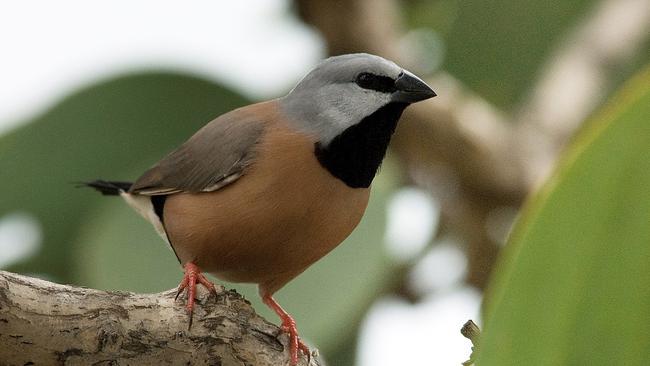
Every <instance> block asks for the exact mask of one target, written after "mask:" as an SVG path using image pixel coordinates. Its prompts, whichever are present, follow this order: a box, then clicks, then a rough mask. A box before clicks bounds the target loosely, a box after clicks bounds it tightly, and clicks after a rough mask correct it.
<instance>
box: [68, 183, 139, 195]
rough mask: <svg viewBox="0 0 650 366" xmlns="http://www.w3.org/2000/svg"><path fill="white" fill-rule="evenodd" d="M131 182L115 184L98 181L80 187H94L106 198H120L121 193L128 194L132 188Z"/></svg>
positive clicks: (80, 184)
mask: <svg viewBox="0 0 650 366" xmlns="http://www.w3.org/2000/svg"><path fill="white" fill-rule="evenodd" d="M132 185H133V183H131V182H115V181H106V180H101V179H97V180H94V181H92V182H81V183H79V187H92V188H95V189H96V190H98V191H99V192H100V193H101V194H103V195H105V196H119V194H120V192H126V191H128V190H129V188H131V186H132Z"/></svg>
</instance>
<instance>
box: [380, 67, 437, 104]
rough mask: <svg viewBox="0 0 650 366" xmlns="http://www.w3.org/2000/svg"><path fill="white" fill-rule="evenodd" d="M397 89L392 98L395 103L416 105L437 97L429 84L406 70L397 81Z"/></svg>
mask: <svg viewBox="0 0 650 366" xmlns="http://www.w3.org/2000/svg"><path fill="white" fill-rule="evenodd" d="M395 88H396V89H397V90H396V91H395V92H394V93H393V95H392V98H391V99H392V101H393V102H402V103H415V102H419V101H421V100H425V99H429V98H433V97H435V96H436V92H434V91H433V90H431V88H430V87H429V86H428V85H427V83H425V82H424V81H422V79H420V78H419V77H417V76H415V75H413V74H411V73H410V72H408V71H406V70H402V72H401V73H400V75H399V76H398V77H397V80H395Z"/></svg>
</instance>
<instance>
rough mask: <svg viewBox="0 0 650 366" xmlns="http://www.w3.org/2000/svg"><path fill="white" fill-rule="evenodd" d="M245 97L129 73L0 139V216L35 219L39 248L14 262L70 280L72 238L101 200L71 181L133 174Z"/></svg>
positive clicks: (192, 82)
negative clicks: (22, 214)
mask: <svg viewBox="0 0 650 366" xmlns="http://www.w3.org/2000/svg"><path fill="white" fill-rule="evenodd" d="M243 104H246V101H245V100H244V99H243V98H242V97H240V96H238V95H236V94H234V93H233V92H230V91H228V90H226V89H224V88H222V87H220V86H218V85H216V84H214V83H210V82H207V81H204V80H201V79H198V78H194V77H190V76H184V75H178V74H170V73H147V74H134V75H129V76H125V77H120V78H116V79H112V80H109V81H105V82H101V83H98V84H96V85H94V86H92V87H89V88H86V89H83V90H80V91H79V92H77V93H75V94H74V95H71V96H70V97H68V98H66V99H65V100H63V101H62V102H61V103H59V104H57V105H56V106H54V107H53V108H52V109H50V110H49V111H47V112H46V113H44V114H43V115H41V116H39V117H37V118H35V119H34V120H33V121H32V122H30V123H27V124H25V125H24V126H23V127H20V128H18V129H17V130H15V131H13V132H11V133H9V134H8V135H5V136H3V137H2V138H0V192H2V193H1V195H2V196H1V197H2V198H1V199H0V217H2V216H3V215H4V214H7V213H9V212H14V211H21V212H27V213H29V214H32V215H34V216H35V217H36V219H37V220H38V221H39V222H40V223H41V225H42V228H43V237H44V243H43V247H42V250H41V251H40V252H39V253H38V255H37V256H36V257H34V258H32V259H31V260H29V261H27V262H25V263H22V264H21V265H19V266H14V267H13V268H12V269H13V270H15V271H19V272H36V273H41V274H45V275H48V276H51V277H53V278H55V279H57V280H59V281H70V280H72V278H73V276H72V275H73V270H74V266H73V264H74V263H75V262H76V256H75V253H74V252H72V245H71V244H72V240H73V239H74V237H75V235H76V233H77V230H78V229H79V228H80V227H81V226H82V225H83V221H84V219H85V218H86V215H87V214H88V213H89V212H90V211H89V210H90V208H91V207H92V206H93V205H96V204H97V203H98V202H102V200H105V198H103V197H100V196H99V195H98V194H96V193H95V192H91V190H78V189H75V188H74V185H73V184H72V183H73V182H76V181H81V180H89V179H95V178H105V179H121V180H128V179H133V178H134V175H132V174H131V173H133V172H134V171H135V169H139V170H143V169H144V168H146V167H147V166H149V165H151V164H152V163H153V162H155V161H156V160H157V159H158V158H159V157H160V156H162V155H164V154H165V153H166V152H168V151H169V150H171V149H172V148H173V147H174V146H175V145H178V144H179V143H180V142H182V141H183V140H184V139H186V138H187V137H188V136H190V135H191V133H192V132H193V131H195V130H196V129H197V128H199V127H200V126H202V125H203V124H205V123H206V122H207V121H209V120H210V119H212V118H213V117H214V116H217V115H219V114H221V113H223V112H225V111H228V110H230V109H232V108H234V107H236V106H240V105H243Z"/></svg>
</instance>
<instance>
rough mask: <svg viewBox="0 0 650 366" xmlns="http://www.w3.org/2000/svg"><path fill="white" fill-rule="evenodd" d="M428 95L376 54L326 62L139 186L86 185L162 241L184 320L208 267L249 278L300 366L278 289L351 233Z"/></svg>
mask: <svg viewBox="0 0 650 366" xmlns="http://www.w3.org/2000/svg"><path fill="white" fill-rule="evenodd" d="M435 95H436V94H435V93H434V91H433V90H431V88H430V87H429V86H428V85H427V84H426V83H425V82H424V81H422V80H421V79H420V78H418V77H417V76H415V75H413V74H412V73H410V72H409V71H407V70H404V69H402V68H401V67H399V66H397V65H396V64H395V63H393V62H391V61H388V60H386V59H384V58H382V57H379V56H375V55H370V54H364V53H358V54H348V55H342V56H335V57H330V58H328V59H325V60H324V61H322V62H321V63H320V64H318V65H317V66H316V67H315V68H314V69H313V70H312V71H311V72H309V73H308V74H307V75H306V76H305V77H304V78H303V79H302V80H301V81H300V82H299V83H298V84H297V85H296V86H295V87H294V88H293V89H292V90H291V91H290V92H289V94H287V95H286V96H284V97H281V98H278V99H275V100H271V101H267V102H261V103H257V104H252V105H249V106H245V107H242V108H239V109H235V110H233V111H231V112H228V113H226V114H223V115H221V116H219V117H217V118H216V119H214V120H213V121H211V122H210V123H208V124H207V125H205V126H204V127H203V128H201V129H200V130H199V131H198V132H196V133H195V134H194V135H193V136H192V137H190V138H189V139H188V140H187V141H186V142H185V143H183V144H182V145H181V146H180V147H178V148H177V149H176V150H174V151H172V152H171V153H170V154H168V155H167V156H165V157H164V158H163V159H162V160H160V161H159V162H158V163H156V164H155V165H154V166H153V167H151V168H150V169H149V170H147V171H146V172H144V174H143V175H142V176H141V177H140V178H138V179H137V180H136V181H135V182H134V183H131V182H117V181H105V180H95V181H92V182H87V183H84V184H85V185H87V186H90V187H93V188H95V189H97V190H98V191H100V192H101V193H102V194H105V195H119V196H121V197H122V198H123V199H124V200H125V201H126V202H127V203H128V204H129V205H130V206H131V207H132V208H134V209H135V210H136V211H137V212H138V213H140V214H141V215H142V216H144V217H145V218H146V219H147V220H148V221H150V222H151V223H152V224H153V226H154V228H155V229H156V231H157V232H158V234H160V236H161V237H162V238H163V239H164V240H165V241H167V243H168V244H169V245H170V247H171V249H172V250H173V251H174V253H175V254H176V257H177V258H178V260H179V262H180V263H181V265H182V267H183V269H184V273H185V274H184V276H183V279H182V281H181V283H180V285H179V287H178V294H180V293H182V292H183V291H185V290H186V291H187V303H186V307H187V310H188V313H189V316H190V324H191V318H192V311H193V308H194V302H195V299H194V297H195V292H196V286H197V284H201V285H203V286H205V287H206V288H207V289H208V290H210V291H211V292H213V293H216V290H215V286H214V285H213V284H212V283H211V282H210V281H208V280H207V279H206V277H205V276H204V275H203V272H206V273H211V274H213V275H214V276H216V277H217V278H219V279H223V280H227V281H232V282H249V283H256V284H257V285H258V289H259V294H260V296H261V297H262V300H263V301H264V303H265V304H266V305H267V306H269V307H270V308H271V309H273V311H275V313H277V314H278V316H279V317H280V318H281V320H282V329H283V331H285V332H286V333H288V335H289V341H290V342H289V346H290V350H289V351H290V355H289V356H290V364H291V365H296V364H297V362H298V355H299V352H300V351H301V352H303V353H305V354H306V355H309V349H308V348H307V346H306V345H305V344H304V343H303V342H302V341H301V340H300V338H299V336H298V331H297V328H296V322H295V321H294V319H293V318H292V317H291V316H290V315H289V314H288V313H287V312H286V311H285V310H284V309H282V307H280V305H279V304H278V303H277V302H276V301H275V300H274V299H273V294H274V293H275V292H276V291H278V290H279V289H280V288H282V287H283V286H284V285H285V284H286V283H287V282H289V281H290V280H292V279H293V278H294V277H296V276H297V275H299V274H300V273H302V272H303V271H304V270H305V269H307V268H308V267H309V266H310V265H311V264H313V263H314V262H316V261H317V260H318V259H320V258H321V257H323V256H324V255H326V254H327V253H328V252H329V251H331V250H332V249H334V248H335V247H336V246H337V245H339V244H340V243H341V242H342V241H343V240H344V239H345V238H346V237H347V236H348V235H349V234H350V233H351V232H352V231H353V230H354V228H355V227H356V226H357V224H358V223H359V221H360V220H361V217H362V216H363V214H364V211H365V209H366V205H367V203H368V197H369V194H370V184H371V183H372V180H373V178H374V177H375V174H376V173H377V170H378V168H379V166H380V164H381V162H382V160H383V158H384V155H385V153H386V149H387V147H388V144H389V142H390V139H391V136H392V135H393V132H394V131H395V127H396V126H397V122H398V120H399V118H400V116H401V115H402V112H403V111H404V109H405V108H406V107H407V106H408V105H410V104H411V103H415V102H419V101H422V100H425V99H429V98H431V97H434V96H435ZM177 297H178V295H177Z"/></svg>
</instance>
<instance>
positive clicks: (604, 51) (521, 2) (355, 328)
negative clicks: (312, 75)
mask: <svg viewBox="0 0 650 366" xmlns="http://www.w3.org/2000/svg"><path fill="white" fill-rule="evenodd" d="M0 45H1V46H0V47H1V49H2V57H0V80H1V81H2V83H1V84H0V189H1V191H2V194H0V269H5V270H10V271H15V272H19V273H25V274H29V275H34V276H38V277H42V278H45V279H48V280H52V281H56V282H61V283H72V284H76V285H83V286H89V287H94V288H100V289H111V290H130V291H138V292H158V291H162V290H166V289H169V288H172V287H174V286H176V285H177V284H178V282H179V280H180V278H181V271H180V268H179V266H178V263H177V262H176V259H175V258H174V256H173V254H172V253H171V252H170V251H169V249H167V247H166V245H165V244H164V243H163V242H162V241H161V240H160V238H159V237H158V236H157V235H156V234H155V232H154V230H153V229H152V228H151V226H150V225H149V224H148V223H146V222H145V221H144V220H142V219H141V218H140V217H138V216H137V214H136V213H135V212H133V211H132V210H130V209H129V208H128V207H127V206H126V205H125V204H124V203H123V202H122V201H121V200H119V199H109V198H105V197H101V196H99V195H98V194H96V193H95V192H92V191H90V190H83V189H76V188H75V187H74V184H73V183H74V182H76V181H82V180H89V179H95V178H104V179H115V180H133V179H134V178H136V177H137V176H138V175H139V174H140V173H141V172H142V171H143V170H144V169H146V168H147V167H149V166H150V165H152V164H153V163H154V162H155V161H157V160H158V159H159V158H160V157H162V156H163V155H164V154H166V153H167V152H169V151H170V150H172V149H173V148H174V147H175V146H177V145H178V144H180V143H181V142H183V141H184V140H185V139H186V138H188V137H189V136H190V135H191V134H192V133H193V132H194V131H195V130H196V129H198V128H199V127H200V126H202V125H203V124H205V123H206V122H208V121H209V120H211V119H212V118H214V117H215V116H217V115H219V114H221V113H224V112H226V111H228V110H230V109H233V108H235V107H238V106H242V105H246V104H248V103H251V102H255V101H260V100H265V99H270V98H274V97H278V96H281V95H284V94H285V93H286V92H287V91H288V90H289V89H290V88H291V87H292V86H293V85H294V84H295V83H296V82H297V81H298V80H299V79H300V78H301V77H302V76H303V75H304V74H305V73H306V72H307V71H308V70H310V69H311V68H312V67H313V66H314V65H315V64H316V63H317V62H318V61H319V60H321V59H322V58H324V57H327V56H329V55H335V54H341V53H350V52H371V53H375V54H379V55H382V56H385V57H387V58H390V59H392V60H394V61H396V62H398V63H399V64H401V65H402V66H404V67H406V68H408V69H410V70H412V71H414V72H415V73H416V74H418V75H420V76H422V77H423V78H425V79H426V80H427V82H428V83H429V85H431V86H432V87H433V89H434V90H435V91H436V92H437V93H438V95H439V96H438V97H437V98H434V99H432V100H430V101H427V102H426V103H420V104H418V105H415V106H413V107H411V108H410V109H409V110H408V111H407V113H406V114H405V115H404V118H403V119H402V122H401V124H400V126H399V128H398V131H397V134H396V136H395V139H394V141H393V144H392V147H391V150H390V153H389V156H388V158H387V161H386V162H385V163H384V165H383V167H382V169H381V172H380V174H379V176H378V178H377V179H376V181H375V184H374V187H373V195H372V198H371V202H370V206H369V208H368V212H367V214H366V216H365V218H364V219H363V221H362V223H361V225H360V226H359V228H358V229H357V230H356V231H355V232H354V233H353V234H352V236H351V237H350V238H349V239H348V240H347V241H346V242H345V243H344V244H343V245H342V246H341V247H339V248H338V249H337V250H335V251H334V252H332V254H330V255H328V256H327V257H326V258H324V259H323V260H321V261H320V262H318V263H317V264H315V265H314V266H313V267H311V268H310V269H309V270H308V271H307V272H305V273H304V274H303V275H302V276H300V277H299V278H297V279H296V280H294V281H293V282H291V283H290V284H289V285H287V286H286V287H285V288H284V289H283V290H281V291H280V292H279V294H278V296H277V298H278V300H279V301H280V303H282V304H283V305H284V307H285V308H286V309H287V310H288V311H289V312H290V313H292V314H293V315H294V316H295V318H296V320H297V322H298V326H299V330H300V331H301V335H302V336H303V337H304V338H305V339H306V340H307V341H308V342H309V343H312V344H314V345H315V346H316V347H318V348H319V349H320V352H321V355H323V356H324V358H325V359H326V360H327V361H328V362H329V364H331V365H358V366H383V365H396V364H409V365H412V364H431V365H458V364H459V363H460V362H462V361H464V360H465V359H466V358H467V356H468V355H469V353H470V346H471V345H470V342H469V341H468V340H466V339H464V338H463V337H462V336H461V335H460V333H459V329H460V327H461V325H462V324H463V323H464V322H465V321H466V320H467V319H469V318H473V319H475V320H477V319H478V313H479V307H480V303H481V298H482V291H483V290H484V288H485V285H486V283H487V281H488V279H489V275H490V271H491V269H492V265H493V263H494V260H495V259H496V257H497V255H498V252H499V249H500V247H501V246H502V244H503V242H504V240H505V238H506V236H507V234H508V231H509V229H510V227H511V225H512V222H513V220H514V219H515V218H516V217H517V213H518V210H519V208H520V206H521V204H522V202H523V201H524V200H525V198H526V197H527V196H528V195H529V194H530V193H531V192H532V191H534V190H535V188H536V187H538V186H539V184H540V183H541V182H543V180H544V178H545V177H546V176H547V174H548V173H549V171H550V169H551V168H552V167H553V164H554V162H555V161H556V159H557V157H558V156H559V154H560V153H561V151H562V149H563V147H564V146H565V145H566V144H567V142H568V141H570V139H571V138H572V136H573V135H574V134H575V132H576V131H577V130H578V129H579V128H580V125H581V123H582V121H584V119H585V118H586V117H588V116H589V115H591V114H592V113H593V112H594V111H595V110H596V109H597V108H598V107H599V106H601V105H602V103H603V102H604V101H605V100H606V99H607V98H608V97H609V96H610V94H611V93H612V92H613V91H614V90H615V89H616V88H617V87H618V86H619V85H620V84H621V83H623V82H624V81H625V80H626V79H627V78H628V77H629V76H630V75H632V74H633V73H634V72H635V71H637V70H639V69H641V68H642V67H643V66H644V65H645V64H647V63H648V62H650V1H647V0H573V1H562V0H552V1H546V2H540V1H535V0H492V1H483V0H464V1H459V0H336V1H325V0H294V1H290V0H243V1H230V2H216V1H207V0H206V1H198V0H192V1H186V2H183V3H182V4H179V3H177V2H171V1H160V0H158V1H152V0H142V1H138V2H130V1H124V0H115V1H112V2H110V3H101V4H100V3H90V2H87V1H81V0H62V1H58V2H46V1H35V0H27V1H21V2H4V3H2V4H1V5H0ZM228 286H234V287H235V288H236V289H238V290H239V291H240V292H242V293H244V294H245V295H246V297H247V298H248V299H249V300H251V301H252V302H253V303H254V305H255V308H256V309H257V310H258V311H259V312H260V313H262V314H263V315H264V316H265V317H266V318H267V319H269V320H270V321H273V322H275V323H277V319H276V317H275V316H274V315H273V314H272V313H271V312H270V311H268V310H267V309H266V308H265V307H264V306H263V305H262V304H261V303H260V301H259V299H258V297H257V295H256V289H255V288H254V287H253V286H251V285H240V284H238V285H228Z"/></svg>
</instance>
